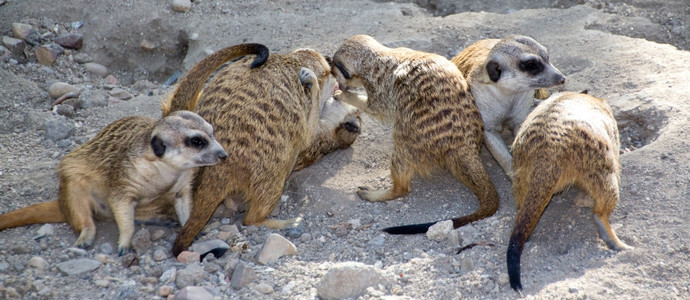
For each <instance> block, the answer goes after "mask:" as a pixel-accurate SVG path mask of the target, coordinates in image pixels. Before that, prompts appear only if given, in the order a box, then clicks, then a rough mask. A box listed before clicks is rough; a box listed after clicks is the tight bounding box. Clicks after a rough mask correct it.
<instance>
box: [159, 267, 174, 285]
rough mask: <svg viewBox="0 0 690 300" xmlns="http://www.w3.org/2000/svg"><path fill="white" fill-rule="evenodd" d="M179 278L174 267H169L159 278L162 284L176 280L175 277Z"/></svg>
mask: <svg viewBox="0 0 690 300" xmlns="http://www.w3.org/2000/svg"><path fill="white" fill-rule="evenodd" d="M176 278H177V269H175V268H172V269H167V270H165V272H163V274H162V275H161V276H160V277H159V278H158V281H160V283H162V284H168V283H171V282H174V281H175V279H176Z"/></svg>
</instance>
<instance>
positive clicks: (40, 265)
mask: <svg viewBox="0 0 690 300" xmlns="http://www.w3.org/2000/svg"><path fill="white" fill-rule="evenodd" d="M29 266H30V267H32V268H35V269H36V270H39V271H44V270H45V269H47V268H48V262H47V261H46V260H45V259H44V258H43V257H40V256H34V257H31V259H30V260H29Z"/></svg>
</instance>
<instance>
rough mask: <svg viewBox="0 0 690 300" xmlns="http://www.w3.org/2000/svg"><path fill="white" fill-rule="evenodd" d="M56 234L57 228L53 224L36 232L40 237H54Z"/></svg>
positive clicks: (46, 225)
mask: <svg viewBox="0 0 690 300" xmlns="http://www.w3.org/2000/svg"><path fill="white" fill-rule="evenodd" d="M54 232H55V226H53V225H52V224H43V226H41V228H39V229H38V231H36V234H37V235H39V236H46V235H53V233H54Z"/></svg>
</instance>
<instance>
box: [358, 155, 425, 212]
mask: <svg viewBox="0 0 690 300" xmlns="http://www.w3.org/2000/svg"><path fill="white" fill-rule="evenodd" d="M401 157H405V155H400V151H399V150H397V149H396V150H395V151H393V155H392V157H391V179H393V186H392V187H391V188H390V189H384V190H374V189H371V188H369V187H364V186H360V187H359V190H358V191H357V195H359V197H361V198H362V199H364V200H367V201H371V202H379V201H388V200H392V199H395V198H398V197H400V196H404V195H406V194H407V193H409V192H410V182H411V181H412V176H413V175H414V174H413V171H412V170H413V169H414V168H413V167H412V166H409V165H408V163H406V162H405V161H404V160H403V159H401ZM408 157H409V156H408Z"/></svg>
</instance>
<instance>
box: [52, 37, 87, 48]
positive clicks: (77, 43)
mask: <svg viewBox="0 0 690 300" xmlns="http://www.w3.org/2000/svg"><path fill="white" fill-rule="evenodd" d="M55 43H57V44H58V45H60V46H62V47H65V48H67V49H75V50H79V49H81V47H82V46H83V44H84V35H82V34H79V33H67V34H62V35H60V36H58V37H56V38H55Z"/></svg>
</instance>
